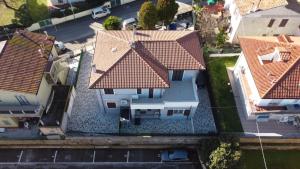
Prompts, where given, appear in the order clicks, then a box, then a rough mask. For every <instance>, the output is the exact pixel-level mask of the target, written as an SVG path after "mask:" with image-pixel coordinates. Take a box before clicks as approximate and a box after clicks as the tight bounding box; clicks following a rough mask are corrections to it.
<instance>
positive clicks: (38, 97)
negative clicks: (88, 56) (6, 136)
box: [0, 30, 68, 128]
mask: <svg viewBox="0 0 300 169" xmlns="http://www.w3.org/2000/svg"><path fill="white" fill-rule="evenodd" d="M54 40H55V38H54V37H52V36H48V35H45V34H38V33H33V32H28V31H23V30H18V31H16V32H15V33H14V35H13V37H12V39H9V40H7V41H2V42H1V43H0V44H1V45H0V51H1V52H0V127H1V128H11V127H14V128H17V127H20V128H23V127H25V128H30V127H31V126H33V125H35V124H37V123H38V122H39V118H40V117H41V115H42V112H44V110H46V108H47V106H48V105H49V97H50V93H51V90H52V86H54V85H56V84H65V82H66V75H67V73H68V67H67V66H66V65H64V64H61V62H60V60H59V59H58V55H57V52H56V48H55V46H54Z"/></svg>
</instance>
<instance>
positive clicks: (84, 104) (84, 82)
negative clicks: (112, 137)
mask: <svg viewBox="0 0 300 169" xmlns="http://www.w3.org/2000/svg"><path fill="white" fill-rule="evenodd" d="M92 56H93V51H88V52H87V53H86V54H85V55H83V58H82V60H81V66H80V70H79V76H78V81H77V86H76V93H77V94H76V97H75V100H74V104H73V108H72V113H71V116H70V118H69V119H68V130H69V131H75V132H86V133H108V134H110V133H112V134H114V133H119V115H116V114H105V113H104V112H101V111H100V109H99V106H100V105H99V103H98V101H97V96H96V92H95V90H90V89H88V84H89V75H90V71H91V60H92Z"/></svg>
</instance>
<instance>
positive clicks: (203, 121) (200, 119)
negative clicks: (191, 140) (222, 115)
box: [193, 88, 217, 133]
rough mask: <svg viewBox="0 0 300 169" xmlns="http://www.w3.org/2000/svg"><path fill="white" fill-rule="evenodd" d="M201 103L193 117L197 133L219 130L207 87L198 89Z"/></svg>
mask: <svg viewBox="0 0 300 169" xmlns="http://www.w3.org/2000/svg"><path fill="white" fill-rule="evenodd" d="M198 96H199V105H198V107H197V110H196V113H195V115H194V117H193V124H194V131H195V133H211V132H217V128H216V125H215V120H214V117H213V113H212V110H211V108H210V107H211V105H210V100H209V96H208V92H207V90H206V88H204V89H199V90H198Z"/></svg>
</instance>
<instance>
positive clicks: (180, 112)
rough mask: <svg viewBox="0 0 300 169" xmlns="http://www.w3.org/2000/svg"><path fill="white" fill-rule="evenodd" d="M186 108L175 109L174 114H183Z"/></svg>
mask: <svg viewBox="0 0 300 169" xmlns="http://www.w3.org/2000/svg"><path fill="white" fill-rule="evenodd" d="M183 111H184V110H173V114H182V113H183Z"/></svg>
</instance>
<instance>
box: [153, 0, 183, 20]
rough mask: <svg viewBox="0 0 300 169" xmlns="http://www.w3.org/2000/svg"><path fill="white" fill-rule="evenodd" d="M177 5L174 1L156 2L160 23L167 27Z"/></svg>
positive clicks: (162, 0)
mask: <svg viewBox="0 0 300 169" xmlns="http://www.w3.org/2000/svg"><path fill="white" fill-rule="evenodd" d="M178 7H179V5H178V4H177V3H176V2H175V0H158V1H157V4H156V9H157V14H158V18H159V20H160V21H162V22H163V23H164V24H166V25H168V24H170V23H171V22H172V20H173V19H174V16H175V14H176V13H177V11H178Z"/></svg>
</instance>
